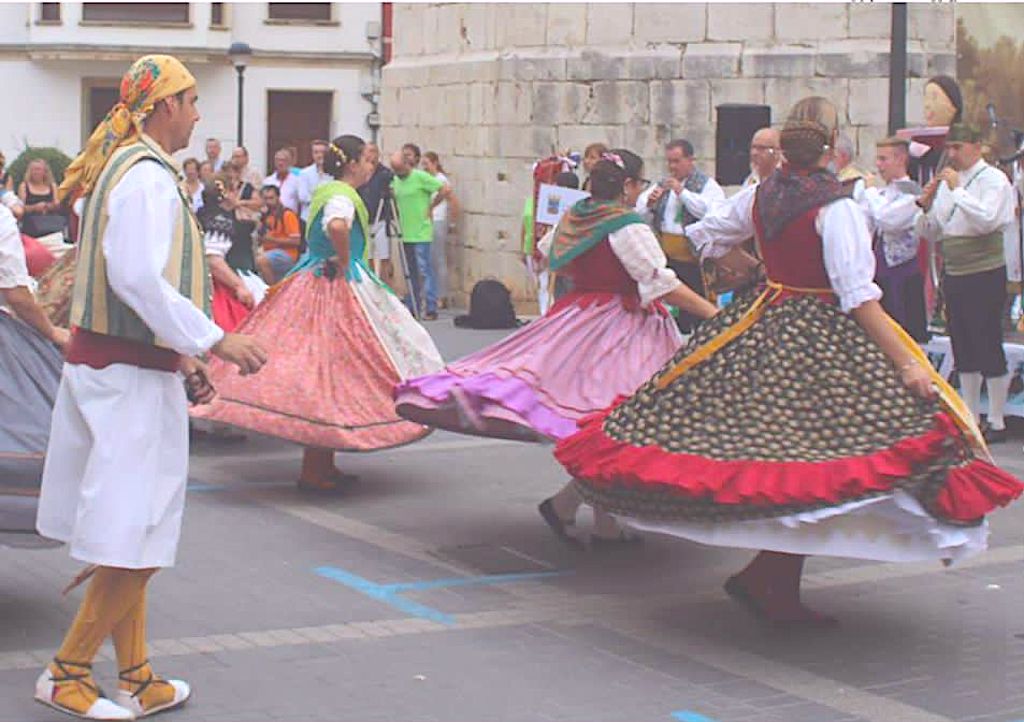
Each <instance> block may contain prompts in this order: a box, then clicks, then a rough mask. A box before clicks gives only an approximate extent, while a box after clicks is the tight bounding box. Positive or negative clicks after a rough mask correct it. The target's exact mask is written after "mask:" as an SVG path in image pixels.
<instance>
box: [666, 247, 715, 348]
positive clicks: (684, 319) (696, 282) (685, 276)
mask: <svg viewBox="0 0 1024 722" xmlns="http://www.w3.org/2000/svg"><path fill="white" fill-rule="evenodd" d="M668 267H669V268H671V269H672V270H673V271H675V272H676V275H677V276H679V280H680V281H682V282H683V283H684V284H685V285H686V286H688V287H689V288H690V289H691V290H692V291H693V292H694V293H696V294H698V295H700V296H707V290H706V289H705V288H704V274H702V273H701V272H700V266H699V265H698V264H696V263H685V262H683V261H677V260H675V259H673V258H670V259H668ZM699 322H700V319H699V318H698V317H697V316H694V315H693V314H692V313H687V312H686V311H683V310H682V309H679V316H677V317H676V325H677V326H679V330H680V331H681V332H682V333H692V332H693V329H694V328H696V326H697V324H698V323H699Z"/></svg>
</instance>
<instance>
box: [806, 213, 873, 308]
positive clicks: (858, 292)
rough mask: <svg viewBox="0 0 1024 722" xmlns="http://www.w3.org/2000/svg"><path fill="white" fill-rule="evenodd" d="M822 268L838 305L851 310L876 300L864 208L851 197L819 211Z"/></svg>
mask: <svg viewBox="0 0 1024 722" xmlns="http://www.w3.org/2000/svg"><path fill="white" fill-rule="evenodd" d="M818 224H819V225H820V228H821V238H822V251H823V253H824V257H825V270H826V271H827V272H828V278H829V282H830V283H831V285H832V290H833V291H835V292H836V295H837V296H838V297H839V305H840V307H841V308H842V309H843V311H845V312H850V311H852V310H853V309H855V308H857V307H858V306H860V305H861V304H863V303H866V302H867V301H877V300H878V299H880V298H881V297H882V290H881V289H880V288H879V287H878V286H876V285H875V282H874V278H875V254H874V253H873V252H872V251H871V235H870V234H869V233H868V225H867V220H866V219H865V217H864V211H863V210H862V209H861V207H860V206H859V205H857V203H856V201H854V200H852V199H850V198H844V199H842V200H838V201H835V202H833V203H830V204H828V205H827V206H825V207H824V208H822V209H821V211H820V212H819V213H818Z"/></svg>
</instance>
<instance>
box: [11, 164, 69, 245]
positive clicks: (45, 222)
mask: <svg viewBox="0 0 1024 722" xmlns="http://www.w3.org/2000/svg"><path fill="white" fill-rule="evenodd" d="M18 197H19V198H21V202H22V203H23V204H24V206H25V214H24V216H23V217H22V219H21V230H22V232H23V233H24V234H25V235H27V236H32V237H33V238H39V237H40V236H47V235H50V234H51V233H61V232H63V231H64V227H65V225H66V223H67V221H66V219H65V218H64V216H63V215H61V214H60V204H59V203H57V184H56V183H54V181H53V171H51V170H50V165H49V163H47V162H46V161H45V160H43V159H42V158H36V159H35V160H33V161H31V162H30V163H29V164H28V169H27V170H26V172H25V180H23V181H22V182H21V185H20V186H19V187H18Z"/></svg>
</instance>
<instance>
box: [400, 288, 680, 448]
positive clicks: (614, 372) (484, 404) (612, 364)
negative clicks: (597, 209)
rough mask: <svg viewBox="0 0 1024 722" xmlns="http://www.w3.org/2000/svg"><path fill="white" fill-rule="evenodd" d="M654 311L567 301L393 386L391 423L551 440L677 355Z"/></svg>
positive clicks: (670, 325)
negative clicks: (396, 418)
mask: <svg viewBox="0 0 1024 722" xmlns="http://www.w3.org/2000/svg"><path fill="white" fill-rule="evenodd" d="M680 343H681V339H680V336H679V332H678V330H677V329H676V325H675V322H674V321H673V320H672V318H671V317H670V316H668V314H666V313H665V312H664V310H663V309H662V308H661V307H660V306H657V305H656V306H655V307H652V308H648V309H643V308H630V307H628V305H627V303H626V302H625V300H624V299H623V297H622V296H619V295H610V294H600V295H598V294H573V295H570V296H568V297H567V298H565V299H563V300H562V302H560V303H559V304H558V305H557V306H556V307H555V308H553V309H552V310H551V311H550V312H549V313H548V314H547V315H546V316H544V317H543V318H540V319H538V320H537V321H534V322H532V323H530V324H529V325H527V326H525V327H523V328H522V329H520V330H519V331H517V332H516V333H514V334H512V335H511V336H508V337H507V338H505V339H503V340H501V341H499V342H498V343H496V344H494V345H493V346H489V347H487V348H485V349H482V350H480V351H477V352H476V353H474V354H472V355H470V356H467V357H465V358H463V359H460V360H459V361H456V362H455V363H452V364H450V365H449V366H447V367H446V368H445V370H444V371H441V372H440V373H436V374H431V375H429V376H420V377H418V378H413V379H409V380H408V381H405V382H403V383H402V384H400V385H399V386H397V387H396V388H395V406H396V408H397V410H398V413H399V415H400V416H403V417H405V418H406V419H409V420H410V421H415V422H417V423H420V424H425V425H427V426H434V427H437V428H442V429H447V430H449V431H457V432H461V433H464V434H475V435H479V436H489V437H496V438H503V439H516V440H521V441H555V440H558V439H562V438H565V437H567V436H569V435H571V434H573V433H575V432H576V422H577V421H578V420H579V419H581V418H583V417H584V416H587V415H588V414H591V413H594V412H596V411H600V410H601V409H604V408H605V407H607V406H608V405H610V404H611V403H612V402H613V401H615V399H617V398H618V397H620V396H625V395H628V394H631V393H633V391H635V390H636V388H637V387H638V386H639V385H640V384H641V383H643V382H644V381H646V380H647V379H648V378H650V377H651V376H652V375H653V374H654V373H655V372H656V371H657V370H658V369H659V368H661V366H662V365H663V364H665V362H667V361H668V360H669V359H670V358H671V357H672V355H673V354H674V353H675V351H676V350H677V349H678V348H679V345H680Z"/></svg>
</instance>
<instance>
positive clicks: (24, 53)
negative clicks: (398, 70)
mask: <svg viewBox="0 0 1024 722" xmlns="http://www.w3.org/2000/svg"><path fill="white" fill-rule="evenodd" d="M153 52H165V53H170V54H173V55H174V56H175V57H177V58H179V59H181V60H182V61H183V62H186V63H210V64H214V65H230V64H231V61H230V60H229V59H228V55H227V48H226V47H225V48H223V49H222V48H204V47H181V46H174V47H166V46H165V47H154V46H152V45H148V46H135V45H92V44H89V45H86V44H81V45H80V44H76V43H8V44H0V58H2V59H7V60H9V59H17V58H22V59H27V60H39V61H54V60H56V61H81V60H94V61H95V60H114V61H125V60H128V61H131V60H135V59H136V58H138V57H139V56H141V55H146V54H148V53H153ZM373 61H374V55H373V53H371V52H369V51H367V52H356V51H348V52H332V53H324V52H306V51H291V50H260V49H253V53H252V55H251V56H250V58H249V63H248V64H249V65H250V66H260V65H278V66H279V65H282V64H284V65H323V66H351V65H364V64H370V63H372V62H373Z"/></svg>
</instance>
